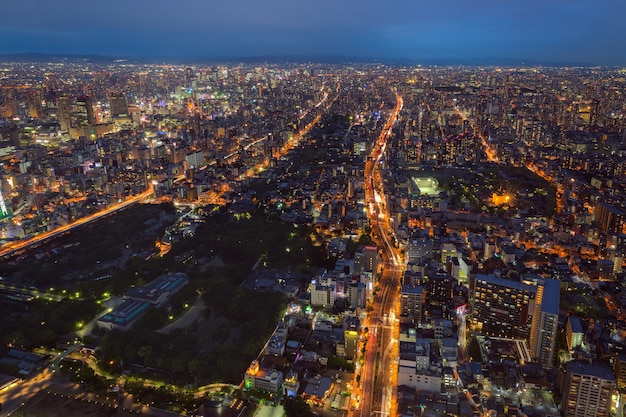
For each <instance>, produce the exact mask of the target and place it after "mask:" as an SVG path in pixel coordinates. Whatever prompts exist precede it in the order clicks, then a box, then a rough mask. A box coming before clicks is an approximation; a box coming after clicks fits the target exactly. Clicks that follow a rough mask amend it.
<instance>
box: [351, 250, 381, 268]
mask: <svg viewBox="0 0 626 417" xmlns="http://www.w3.org/2000/svg"><path fill="white" fill-rule="evenodd" d="M377 270H378V248H377V247H376V246H359V247H358V248H357V250H356V253H355V254H354V273H355V274H357V275H361V274H362V273H363V272H377Z"/></svg>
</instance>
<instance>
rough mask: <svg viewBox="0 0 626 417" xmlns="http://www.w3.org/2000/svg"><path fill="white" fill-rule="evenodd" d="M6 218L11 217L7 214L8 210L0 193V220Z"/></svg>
mask: <svg viewBox="0 0 626 417" xmlns="http://www.w3.org/2000/svg"><path fill="white" fill-rule="evenodd" d="M7 217H11V213H9V209H8V208H7V205H6V204H5V203H4V197H2V192H0V219H6V218H7Z"/></svg>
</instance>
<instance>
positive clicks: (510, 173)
mask: <svg viewBox="0 0 626 417" xmlns="http://www.w3.org/2000/svg"><path fill="white" fill-rule="evenodd" d="M405 174H406V175H407V176H409V177H432V178H435V179H436V180H437V181H438V182H439V188H440V189H441V190H442V191H445V192H447V194H448V197H449V203H450V205H451V207H452V208H456V209H469V210H471V211H474V212H487V213H491V214H496V215H498V216H500V217H506V214H507V211H508V214H510V215H512V214H514V213H515V212H516V210H519V211H521V212H523V213H524V214H526V215H541V216H547V217H552V216H553V215H554V213H555V210H556V188H555V187H554V186H553V185H552V184H550V182H549V181H547V180H545V179H543V178H541V177H540V176H539V175H537V174H535V173H533V172H532V171H530V170H528V169H527V168H526V167H515V166H508V165H500V164H494V163H481V164H476V165H471V166H467V167H462V168H437V169H426V170H419V171H415V170H409V171H406V172H405ZM493 193H498V194H503V193H506V194H510V195H511V196H512V198H513V199H512V202H511V208H514V209H515V210H510V209H509V207H503V206H497V207H494V206H493V205H491V203H490V202H491V198H492V194H493Z"/></svg>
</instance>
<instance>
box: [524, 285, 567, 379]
mask: <svg viewBox="0 0 626 417" xmlns="http://www.w3.org/2000/svg"><path fill="white" fill-rule="evenodd" d="M559 300H560V287H559V281H557V280H554V279H546V280H544V281H543V282H542V283H540V284H539V285H538V286H537V294H536V296H535V308H534V311H533V319H532V325H531V330H530V349H531V354H533V353H534V355H533V357H534V358H535V360H536V361H537V362H539V363H540V364H541V365H542V366H543V367H544V368H550V367H552V362H553V361H554V351H555V347H556V337H557V328H558V323H559Z"/></svg>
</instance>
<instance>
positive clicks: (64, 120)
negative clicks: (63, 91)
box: [57, 95, 70, 132]
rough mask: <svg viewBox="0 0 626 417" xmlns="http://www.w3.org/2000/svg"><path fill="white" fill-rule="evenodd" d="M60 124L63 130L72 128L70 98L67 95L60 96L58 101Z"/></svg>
mask: <svg viewBox="0 0 626 417" xmlns="http://www.w3.org/2000/svg"><path fill="white" fill-rule="evenodd" d="M57 108H58V110H57V111H58V117H59V125H60V126H61V130H62V131H65V132H67V131H69V130H70V99H69V97H67V96H66V95H62V96H60V97H59V100H58V101H57Z"/></svg>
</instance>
